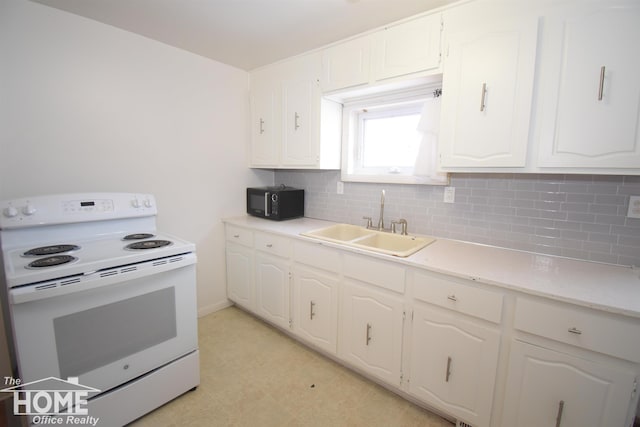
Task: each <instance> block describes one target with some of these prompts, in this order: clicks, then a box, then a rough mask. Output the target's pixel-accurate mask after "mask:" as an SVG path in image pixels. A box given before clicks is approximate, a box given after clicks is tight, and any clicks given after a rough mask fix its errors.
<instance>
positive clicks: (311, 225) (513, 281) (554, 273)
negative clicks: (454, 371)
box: [223, 216, 640, 318]
mask: <svg viewBox="0 0 640 427" xmlns="http://www.w3.org/2000/svg"><path fill="white" fill-rule="evenodd" d="M223 221H224V222H226V223H229V224H233V225H236V226H240V227H248V228H253V229H257V230H261V231H266V232H271V233H276V234H281V235H285V236H288V237H293V238H298V239H301V240H305V241H309V242H316V243H320V241H319V240H317V239H313V238H310V237H305V236H300V233H302V232H307V231H311V230H315V229H318V228H323V227H327V226H330V225H333V224H335V223H334V222H330V221H324V220H317V219H312V218H300V219H293V220H288V221H280V222H278V221H270V220H265V219H261V218H255V217H251V216H242V217H236V218H227V219H224V220H223ZM321 244H323V245H326V246H332V247H336V248H341V249H344V250H347V251H352V252H358V253H363V254H368V255H371V256H373V257H377V258H381V259H386V260H392V261H396V262H399V263H402V264H405V265H409V266H413V267H418V268H424V269H427V270H430V271H434V272H438V273H443V274H448V275H451V276H456V277H461V278H465V279H472V280H474V281H477V282H481V283H486V284H489V285H494V286H498V287H502V288H508V289H513V290H516V291H520V292H524V293H528V294H532V295H539V296H543V297H547V298H552V299H556V300H559V301H565V302H570V303H574V304H577V305H582V306H585V307H591V308H597V309H600V310H604V311H608V312H612V313H618V314H624V315H628V316H633V317H638V318H640V270H639V269H633V268H630V267H622V266H616V265H609V264H602V263H596V262H589V261H581V260H574V259H569V258H562V257H555V256H549V255H542V254H536V253H530V252H523V251H517V250H512V249H504V248H498V247H494V246H486V245H479V244H475V243H468V242H461V241H456V240H449V239H440V238H438V239H437V240H436V241H435V242H434V243H432V244H431V245H429V246H427V247H426V248H424V249H422V250H420V251H418V252H416V253H415V254H413V255H411V256H410V257H407V258H397V257H393V256H390V255H383V254H378V253H375V252H370V251H365V250H360V249H355V248H350V247H348V246H344V245H340V244H334V243H331V242H324V241H322V242H321Z"/></svg>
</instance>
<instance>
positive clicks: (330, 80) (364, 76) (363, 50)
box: [321, 13, 442, 92]
mask: <svg viewBox="0 0 640 427" xmlns="http://www.w3.org/2000/svg"><path fill="white" fill-rule="evenodd" d="M441 33H442V14H440V13H437V14H432V15H426V16H419V17H417V18H415V19H412V20H409V21H404V22H401V23H398V24H395V25H390V26H388V27H385V28H383V29H380V30H379V31H376V32H374V33H371V34H366V35H364V36H360V37H357V38H354V39H351V40H348V41H346V42H343V43H340V44H336V45H334V46H331V47H328V48H326V49H324V51H323V52H322V84H321V86H322V90H323V91H324V92H331V91H335V90H339V89H347V88H354V87H361V86H365V85H368V84H374V83H378V82H380V81H383V80H386V79H391V78H396V77H401V76H405V75H414V74H417V75H420V74H418V73H433V72H438V71H439V67H440V58H441V49H440V40H441Z"/></svg>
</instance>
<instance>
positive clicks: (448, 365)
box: [444, 357, 451, 382]
mask: <svg viewBox="0 0 640 427" xmlns="http://www.w3.org/2000/svg"><path fill="white" fill-rule="evenodd" d="M450 376H451V357H447V373H446V375H445V379H444V380H445V382H449V377H450Z"/></svg>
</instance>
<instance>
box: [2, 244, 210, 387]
mask: <svg viewBox="0 0 640 427" xmlns="http://www.w3.org/2000/svg"><path fill="white" fill-rule="evenodd" d="M195 259H196V257H195V254H183V255H180V257H176V258H174V262H172V263H171V262H169V261H167V262H165V263H158V260H154V261H148V262H146V263H142V264H145V265H146V264H150V265H151V264H153V262H155V263H156V264H157V266H156V267H148V268H138V269H132V268H131V266H127V267H126V268H121V269H118V268H114V269H113V270H114V271H117V274H116V273H113V274H111V273H110V272H107V273H106V274H102V273H103V272H102V273H101V272H96V273H92V274H90V275H88V276H90V277H89V279H88V280H87V281H86V283H80V284H76V285H75V286H74V285H69V287H68V288H67V287H64V286H56V287H54V288H53V289H47V290H44V291H41V292H40V293H38V291H36V290H34V289H30V288H29V287H27V288H19V289H16V290H12V291H11V292H10V301H11V316H12V323H13V331H14V340H15V344H16V345H15V347H16V353H17V354H16V356H17V358H18V367H19V371H20V377H21V379H22V382H23V383H26V382H31V381H37V380H40V379H44V378H48V377H52V376H53V377H57V378H61V379H65V380H66V379H67V378H68V377H79V382H80V384H83V385H85V386H89V387H93V388H96V389H98V390H100V391H101V392H104V391H107V390H109V389H111V388H113V387H116V386H118V385H121V384H123V383H125V382H127V381H129V380H132V379H134V378H136V377H138V376H140V375H143V374H145V373H148V372H150V371H152V370H154V369H156V368H158V367H160V366H162V365H165V364H167V363H169V362H171V361H173V360H175V359H177V358H179V357H181V356H183V355H185V354H188V353H190V352H192V351H194V350H196V349H197V345H198V343H197V319H196V276H195V262H196V261H195ZM94 275H95V277H91V276H94Z"/></svg>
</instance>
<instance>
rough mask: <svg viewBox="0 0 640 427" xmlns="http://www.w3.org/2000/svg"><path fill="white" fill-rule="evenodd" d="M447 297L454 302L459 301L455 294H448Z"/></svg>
mask: <svg viewBox="0 0 640 427" xmlns="http://www.w3.org/2000/svg"><path fill="white" fill-rule="evenodd" d="M447 299H448V300H449V301H453V302H456V301H458V298H456V296H455V295H449V296H447Z"/></svg>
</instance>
